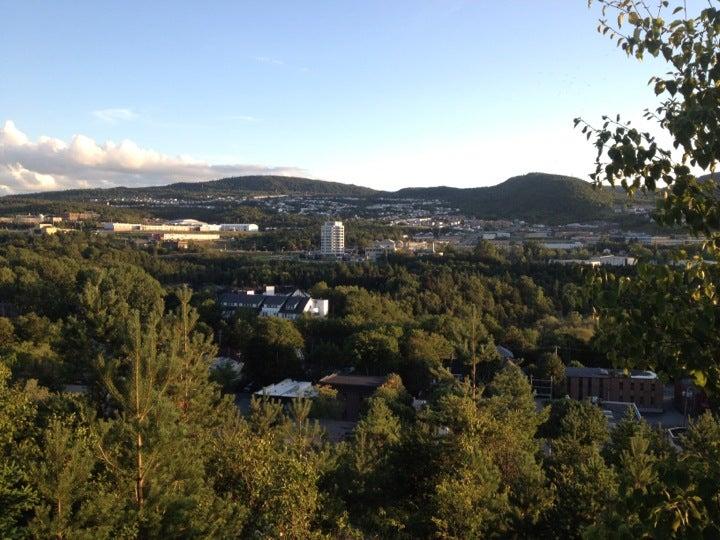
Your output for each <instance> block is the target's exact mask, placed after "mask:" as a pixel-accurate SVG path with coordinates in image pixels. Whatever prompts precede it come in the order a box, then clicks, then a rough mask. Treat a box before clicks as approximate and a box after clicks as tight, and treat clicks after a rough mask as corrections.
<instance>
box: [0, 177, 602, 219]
mask: <svg viewBox="0 0 720 540" xmlns="http://www.w3.org/2000/svg"><path fill="white" fill-rule="evenodd" d="M253 194H256V195H260V194H263V195H310V196H318V197H357V198H363V199H366V200H367V201H373V200H374V199H375V198H377V197H383V198H386V199H387V198H396V199H402V198H413V199H421V200H429V201H430V200H439V201H440V202H442V203H443V204H444V205H447V206H451V207H453V208H457V209H459V210H460V211H461V212H462V213H463V214H466V215H469V216H475V217H480V218H487V219H524V220H526V221H532V222H543V223H549V224H552V223H569V222H573V221H588V220H592V219H600V218H603V217H606V216H607V215H608V214H610V209H611V207H612V202H613V195H612V192H611V191H610V190H609V189H595V188H594V187H593V186H592V185H591V184H589V183H588V182H584V181H582V180H580V179H578V178H572V177H567V176H559V175H554V174H546V173H530V174H526V175H523V176H516V177H514V178H510V179H509V180H506V181H505V182H502V183H500V184H497V185H495V186H490V187H481V188H452V187H444V186H440V187H429V188H405V189H401V190H399V191H395V192H387V191H376V190H373V189H370V188H367V187H362V186H357V185H353V184H343V183H340V182H326V181H323V180H313V179H309V178H297V177H287V176H241V177H233V178H222V179H220V180H212V181H209V182H180V183H175V184H169V185H166V186H153V187H142V188H125V187H118V188H110V189H87V190H69V191H56V192H49V193H35V194H29V195H17V196H6V197H2V198H0V213H2V212H3V211H4V209H9V208H11V207H13V208H18V209H19V208H26V207H28V205H30V206H32V202H33V201H36V202H37V204H38V206H41V205H42V204H43V203H55V204H57V203H65V204H69V203H83V202H85V203H89V202H93V203H94V204H102V203H103V202H104V201H112V200H117V199H119V198H123V199H126V201H127V200H128V199H129V200H132V199H133V198H152V199H179V200H185V201H201V200H207V199H208V198H213V197H228V196H246V195H253ZM13 201H14V202H15V203H16V205H15V206H13V205H12V204H11V203H12V202H13ZM20 201H22V202H23V204H24V205H25V206H22V207H20V206H19V205H18V204H17V203H20ZM130 206H132V204H131V205H130Z"/></svg>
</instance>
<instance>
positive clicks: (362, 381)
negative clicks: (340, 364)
mask: <svg viewBox="0 0 720 540" xmlns="http://www.w3.org/2000/svg"><path fill="white" fill-rule="evenodd" d="M386 380H387V377H384V376H371V375H339V374H337V373H333V374H332V375H328V376H327V377H323V378H322V379H320V383H321V384H329V385H338V386H365V387H371V388H377V387H378V386H382V385H383V384H384V383H385V381H386Z"/></svg>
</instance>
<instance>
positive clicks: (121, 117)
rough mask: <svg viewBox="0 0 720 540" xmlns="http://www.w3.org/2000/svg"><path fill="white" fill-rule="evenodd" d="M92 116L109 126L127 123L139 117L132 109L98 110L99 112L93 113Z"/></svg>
mask: <svg viewBox="0 0 720 540" xmlns="http://www.w3.org/2000/svg"><path fill="white" fill-rule="evenodd" d="M92 114H93V116H94V117H95V118H97V119H98V120H102V121H103V122H105V123H107V124H117V123H118V122H127V121H129V120H135V119H136V118H137V117H138V114H137V113H136V112H135V111H133V110H132V109H98V110H97V111H93V112H92Z"/></svg>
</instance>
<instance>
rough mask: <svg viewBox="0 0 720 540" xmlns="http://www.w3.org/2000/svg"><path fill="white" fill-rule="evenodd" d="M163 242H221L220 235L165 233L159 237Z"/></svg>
mask: <svg viewBox="0 0 720 540" xmlns="http://www.w3.org/2000/svg"><path fill="white" fill-rule="evenodd" d="M159 237H160V240H162V241H163V242H172V241H191V242H212V241H214V240H220V235H219V234H212V233H163V234H161V235H159Z"/></svg>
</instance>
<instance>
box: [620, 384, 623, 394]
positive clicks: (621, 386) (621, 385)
mask: <svg viewBox="0 0 720 540" xmlns="http://www.w3.org/2000/svg"><path fill="white" fill-rule="evenodd" d="M622 390H623V382H622V381H620V391H621V392H622Z"/></svg>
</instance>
